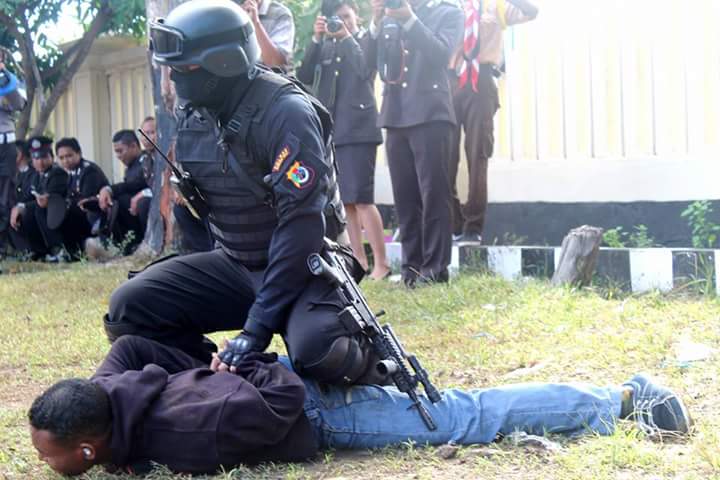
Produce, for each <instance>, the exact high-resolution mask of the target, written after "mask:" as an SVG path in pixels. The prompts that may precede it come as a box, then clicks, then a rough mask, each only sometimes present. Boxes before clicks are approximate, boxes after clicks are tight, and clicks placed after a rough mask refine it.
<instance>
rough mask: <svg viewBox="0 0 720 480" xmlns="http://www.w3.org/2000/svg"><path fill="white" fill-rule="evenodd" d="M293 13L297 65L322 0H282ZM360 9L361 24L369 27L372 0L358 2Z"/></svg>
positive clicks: (310, 34) (300, 59)
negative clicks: (370, 0)
mask: <svg viewBox="0 0 720 480" xmlns="http://www.w3.org/2000/svg"><path fill="white" fill-rule="evenodd" d="M280 1H282V2H283V3H284V4H285V6H287V7H288V8H289V9H290V10H291V11H292V13H293V18H294V19H295V53H294V56H295V65H299V64H300V63H301V61H302V56H303V52H304V51H305V47H306V46H307V44H308V42H309V41H310V37H312V33H313V25H314V23H315V18H316V17H317V16H318V14H319V13H320V7H321V6H322V0H280ZM357 3H358V8H359V9H360V12H359V13H358V15H359V17H360V18H359V24H360V25H361V26H365V27H366V28H367V26H368V24H369V22H370V2H357Z"/></svg>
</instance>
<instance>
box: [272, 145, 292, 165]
mask: <svg viewBox="0 0 720 480" xmlns="http://www.w3.org/2000/svg"><path fill="white" fill-rule="evenodd" d="M289 156H290V147H289V146H288V145H285V146H284V147H283V149H282V150H280V153H279V154H278V156H277V158H276V159H275V163H274V164H273V168H272V171H273V172H278V171H280V167H282V164H283V162H284V161H285V160H287V158H288V157H289Z"/></svg>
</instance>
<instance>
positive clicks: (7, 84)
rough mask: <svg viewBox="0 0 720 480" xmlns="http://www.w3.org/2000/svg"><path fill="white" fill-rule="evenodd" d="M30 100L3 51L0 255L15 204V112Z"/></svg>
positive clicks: (0, 75)
mask: <svg viewBox="0 0 720 480" xmlns="http://www.w3.org/2000/svg"><path fill="white" fill-rule="evenodd" d="M26 103H27V101H26V97H25V89H24V88H22V86H21V85H20V83H19V82H18V79H17V77H16V76H15V75H13V74H12V73H11V72H9V71H8V70H6V69H5V53H4V52H0V259H2V257H3V256H4V255H5V250H6V248H7V243H8V239H9V231H10V212H11V209H12V207H13V205H14V204H15V200H14V199H13V194H14V191H13V180H14V178H15V173H16V171H15V158H16V150H15V145H14V142H15V113H16V112H19V111H20V110H22V109H23V108H25V104H26Z"/></svg>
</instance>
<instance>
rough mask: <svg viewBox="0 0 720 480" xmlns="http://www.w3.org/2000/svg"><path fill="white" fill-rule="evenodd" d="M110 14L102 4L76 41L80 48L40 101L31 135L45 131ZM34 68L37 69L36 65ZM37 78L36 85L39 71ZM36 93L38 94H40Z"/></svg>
mask: <svg viewBox="0 0 720 480" xmlns="http://www.w3.org/2000/svg"><path fill="white" fill-rule="evenodd" d="M112 14H113V12H112V10H111V9H110V7H109V6H108V5H107V2H103V6H102V7H101V8H100V10H99V11H98V13H97V15H96V16H95V18H93V20H92V22H91V23H90V28H88V29H87V31H86V32H85V33H84V34H83V36H82V38H81V39H80V40H78V43H79V44H80V46H79V47H78V48H77V51H76V53H75V57H74V58H72V60H71V59H70V58H67V62H69V64H68V65H67V67H66V68H65V70H64V71H63V73H62V75H60V78H59V79H58V81H57V83H56V84H55V87H54V88H53V89H52V92H51V93H50V96H49V97H48V99H47V101H41V105H40V113H39V114H38V118H37V119H36V121H35V126H34V127H33V129H32V133H31V135H42V133H43V132H44V131H45V127H46V126H47V122H48V119H49V118H50V114H51V113H52V112H53V110H55V107H56V106H57V103H58V101H60V98H61V97H62V96H63V95H65V92H67V89H68V88H69V87H70V83H71V82H72V79H73V77H74V76H75V74H76V73H77V71H78V70H79V69H80V67H81V66H82V64H83V62H84V61H85V59H86V58H87V56H88V54H90V49H91V48H92V45H93V43H94V42H95V39H96V38H97V37H98V36H99V35H100V32H101V31H102V29H103V28H105V24H106V23H107V22H108V21H109V20H110V18H112ZM35 68H37V63H36V65H35ZM37 78H38V83H41V77H40V72H39V71H38V72H37ZM38 93H39V94H40V93H41V92H38Z"/></svg>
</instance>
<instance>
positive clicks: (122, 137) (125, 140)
mask: <svg viewBox="0 0 720 480" xmlns="http://www.w3.org/2000/svg"><path fill="white" fill-rule="evenodd" d="M112 141H113V143H122V144H124V145H127V146H131V145H137V146H138V148H140V141H139V140H138V138H137V135H135V132H133V131H132V130H120V131H118V132H115V135H113V138H112Z"/></svg>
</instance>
